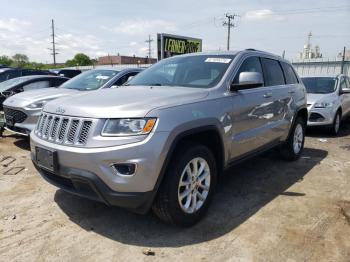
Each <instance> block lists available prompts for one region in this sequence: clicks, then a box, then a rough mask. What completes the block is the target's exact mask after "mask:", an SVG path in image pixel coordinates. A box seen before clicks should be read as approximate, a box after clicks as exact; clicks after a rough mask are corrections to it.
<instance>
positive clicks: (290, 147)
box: [280, 117, 306, 161]
mask: <svg viewBox="0 0 350 262" xmlns="http://www.w3.org/2000/svg"><path fill="white" fill-rule="evenodd" d="M305 129H306V125H305V121H304V120H303V118H301V117H298V118H297V119H296V120H295V122H294V124H293V127H292V130H291V132H290V135H289V137H288V139H287V141H286V142H285V143H284V145H282V147H281V150H280V152H281V156H282V158H283V159H284V160H287V161H295V160H298V159H299V158H300V156H301V154H302V152H303V149H304V143H305ZM300 132H302V133H300Z"/></svg>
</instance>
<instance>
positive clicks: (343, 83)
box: [340, 77, 349, 91]
mask: <svg viewBox="0 0 350 262" xmlns="http://www.w3.org/2000/svg"><path fill="white" fill-rule="evenodd" d="M340 90H341V91H346V90H349V88H348V86H347V85H346V79H345V77H342V78H341V79H340Z"/></svg>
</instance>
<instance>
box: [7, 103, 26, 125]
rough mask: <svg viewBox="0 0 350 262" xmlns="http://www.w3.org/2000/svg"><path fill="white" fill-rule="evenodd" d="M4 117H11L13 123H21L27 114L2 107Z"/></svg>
mask: <svg viewBox="0 0 350 262" xmlns="http://www.w3.org/2000/svg"><path fill="white" fill-rule="evenodd" d="M4 114H5V118H8V117H12V118H13V121H14V122H15V123H22V122H23V121H24V120H26V118H27V115H26V114H25V113H23V112H22V111H19V110H15V109H11V108H8V107H4Z"/></svg>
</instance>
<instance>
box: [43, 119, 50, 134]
mask: <svg viewBox="0 0 350 262" xmlns="http://www.w3.org/2000/svg"><path fill="white" fill-rule="evenodd" d="M51 123H52V116H48V117H47V120H46V123H45V129H44V135H43V136H44V137H48V135H49V131H50V127H51Z"/></svg>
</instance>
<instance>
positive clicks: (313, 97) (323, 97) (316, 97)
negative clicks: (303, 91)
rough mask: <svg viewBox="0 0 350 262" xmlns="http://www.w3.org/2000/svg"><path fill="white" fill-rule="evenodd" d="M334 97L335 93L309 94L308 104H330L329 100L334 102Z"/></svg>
mask: <svg viewBox="0 0 350 262" xmlns="http://www.w3.org/2000/svg"><path fill="white" fill-rule="evenodd" d="M333 97H334V93H330V94H310V93H308V94H307V104H308V105H313V104H314V103H316V102H319V101H322V102H328V100H332V98H333Z"/></svg>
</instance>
